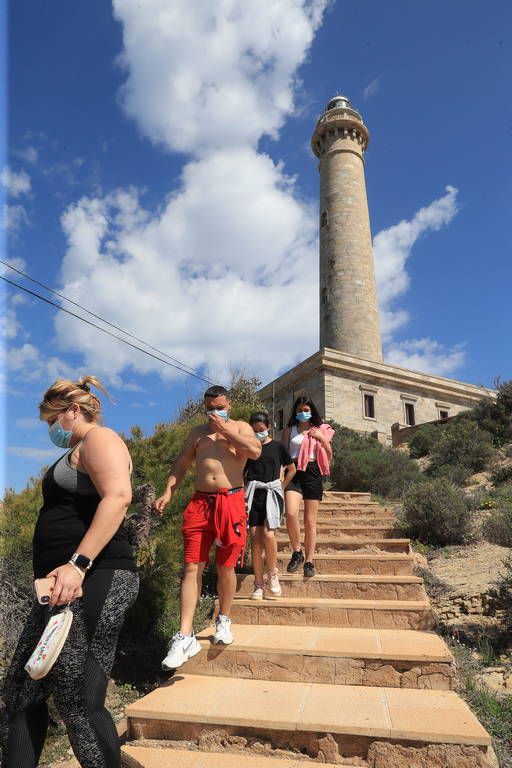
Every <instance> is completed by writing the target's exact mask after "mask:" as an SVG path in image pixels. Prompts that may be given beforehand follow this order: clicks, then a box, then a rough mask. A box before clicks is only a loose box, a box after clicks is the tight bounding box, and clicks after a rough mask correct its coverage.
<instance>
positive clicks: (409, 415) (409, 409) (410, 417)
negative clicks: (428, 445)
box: [405, 403, 416, 427]
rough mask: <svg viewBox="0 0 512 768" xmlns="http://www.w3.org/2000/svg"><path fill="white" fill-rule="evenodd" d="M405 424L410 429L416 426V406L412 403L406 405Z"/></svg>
mask: <svg viewBox="0 0 512 768" xmlns="http://www.w3.org/2000/svg"><path fill="white" fill-rule="evenodd" d="M405 423H406V424H407V425H408V426H409V427H414V425H415V424H416V417H415V415H414V405H413V404H412V403H406V404H405Z"/></svg>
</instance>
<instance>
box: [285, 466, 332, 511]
mask: <svg viewBox="0 0 512 768" xmlns="http://www.w3.org/2000/svg"><path fill="white" fill-rule="evenodd" d="M293 463H294V464H295V466H297V462H296V461H294V462H293ZM286 490H287V491H297V493H300V494H301V496H302V498H303V499H310V500H316V501H322V498H323V491H324V489H323V482H322V475H321V474H320V469H319V467H318V464H317V463H316V461H310V462H308V465H307V467H306V469H304V470H300V469H298V470H297V472H296V473H295V476H294V478H293V480H292V481H291V482H290V483H289V484H288V485H287V486H286Z"/></svg>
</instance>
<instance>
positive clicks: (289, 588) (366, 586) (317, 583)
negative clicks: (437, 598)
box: [236, 571, 426, 600]
mask: <svg viewBox="0 0 512 768" xmlns="http://www.w3.org/2000/svg"><path fill="white" fill-rule="evenodd" d="M279 581H280V584H281V591H282V596H283V597H328V598H338V599H339V598H341V599H352V600H358V599H359V600H368V599H373V600H426V593H425V589H424V587H423V580H422V579H421V578H419V577H418V576H356V575H354V574H347V575H344V576H341V575H339V574H319V575H317V576H313V577H310V578H305V577H304V576H303V575H302V571H300V572H299V573H297V574H291V573H284V574H280V576H279ZM253 590H254V576H253V575H252V574H239V575H238V577H237V592H236V594H237V597H250V596H251V594H252V592H253ZM265 597H266V598H267V599H272V598H273V595H272V594H271V593H270V592H269V591H268V590H266V591H265Z"/></svg>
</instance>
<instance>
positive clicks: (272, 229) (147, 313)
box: [56, 0, 326, 379]
mask: <svg viewBox="0 0 512 768" xmlns="http://www.w3.org/2000/svg"><path fill="white" fill-rule="evenodd" d="M325 5H326V2H325V0H309V1H308V0H276V2H275V3H261V2H259V0H247V2H244V3H237V2H235V0H224V1H223V2H222V3H219V4H217V5H213V6H208V5H207V6H205V5H204V4H203V5H201V4H199V5H198V4H194V3H192V4H191V3H186V2H185V0H180V1H177V2H174V3H172V4H169V3H168V2H167V1H166V0H148V3H145V4H142V5H140V4H139V5H137V4H134V3H131V2H128V0H114V11H115V14H116V17H117V18H118V19H119V21H121V23H122V25H123V41H124V51H123V56H122V61H123V65H124V67H125V68H126V71H127V81H126V84H125V87H124V89H123V91H122V93H121V101H122V104H123V106H124V108H125V110H126V112H127V113H128V114H129V115H130V116H131V117H132V118H134V119H135V120H136V121H137V123H138V125H139V127H140V128H141V130H142V131H143V132H144V133H145V134H147V135H148V136H149V137H150V139H151V140H152V141H154V142H155V143H157V144H159V145H161V146H163V147H164V148H166V149H168V150H173V151H184V152H188V153H191V154H192V155H193V159H192V160H190V161H189V162H188V163H187V164H186V165H185V166H184V168H183V170H182V176H181V184H180V187H179V189H178V191H177V192H176V193H174V194H173V195H171V196H170V197H169V199H168V200H167V201H166V204H165V205H164V206H163V208H162V210H160V211H158V212H157V213H154V212H153V213H150V212H148V211H146V210H144V208H143V205H142V204H141V202H140V200H139V195H138V193H137V191H136V190H134V189H128V190H118V191H116V192H113V193H111V194H108V195H105V196H103V197H97V198H82V200H80V201H78V203H76V204H75V205H72V206H70V207H69V208H68V209H67V210H66V211H65V213H64V215H63V217H62V226H63V229H64V232H65V234H66V236H67V239H68V250H67V253H66V255H65V258H64V261H63V264H62V269H61V280H62V284H63V287H64V292H65V293H66V294H67V295H71V296H73V298H74V299H76V300H77V301H79V302H81V303H83V304H84V305H86V306H88V307H89V308H91V309H93V310H94V311H95V312H97V313H98V314H100V315H102V316H104V317H107V318H108V319H109V320H111V321H113V322H115V323H116V324H118V325H120V326H122V327H124V328H127V329H128V330H131V331H133V332H135V333H136V334H137V335H138V336H140V337H141V338H144V339H147V340H148V341H149V342H150V343H151V344H153V345H154V346H156V347H159V348H160V349H162V350H164V351H165V352H167V353H169V354H171V355H173V356H175V357H177V358H179V359H181V360H184V361H185V362H187V363H188V364H189V365H192V366H194V367H197V366H202V365H206V366H208V370H209V374H210V375H211V376H217V375H219V376H224V377H227V375H228V371H229V366H230V364H233V365H235V366H237V365H240V364H244V363H245V362H246V361H247V359H249V360H251V364H253V362H254V361H255V360H258V366H259V373H260V375H262V376H265V375H266V374H267V373H269V372H275V371H276V370H278V369H282V368H284V367H286V366H287V365H289V364H291V363H292V362H294V361H295V360H296V359H297V356H300V355H301V354H307V353H309V352H312V351H314V349H315V348H316V345H317V327H316V323H315V318H317V316H318V306H317V303H318V302H317V289H316V286H317V283H318V275H317V272H318V255H317V221H316V219H317V216H316V210H315V209H314V208H313V207H312V206H311V205H309V204H308V203H305V202H304V201H303V200H301V198H300V195H299V193H298V191H297V189H296V182H295V179H293V178H291V177H290V176H288V175H287V174H286V172H285V169H284V167H283V166H282V164H280V163H279V162H274V161H273V160H272V159H271V158H270V157H268V156H267V155H264V154H261V153H258V152H257V149H256V147H257V143H258V141H259V139H260V138H261V136H263V135H264V134H267V135H270V136H277V133H278V131H279V128H280V127H281V125H282V124H283V122H284V120H285V118H286V116H287V115H288V114H289V113H290V112H291V111H292V110H293V105H294V88H295V86H296V83H297V70H298V68H299V67H300V65H301V63H302V62H303V61H304V59H305V57H306V55H307V52H308V49H309V46H310V44H311V42H312V40H313V37H314V34H315V31H316V29H317V27H318V26H319V24H320V23H321V17H322V12H323V9H324V7H325ZM299 296H300V301H298V300H297V297H299ZM304 317H308V322H304V319H303V318H304ZM276 318H279V323H276ZM56 329H57V334H58V339H59V343H60V347H61V348H62V349H65V350H73V351H77V350H80V351H82V353H83V354H84V356H85V362H86V367H87V368H88V369H90V368H94V370H95V371H98V372H99V373H101V374H102V375H103V376H108V377H110V378H111V379H112V378H114V379H115V378H116V377H117V378H118V379H119V375H120V373H121V372H122V371H123V370H125V369H127V368H130V367H133V368H134V369H137V370H138V371H142V372H149V371H154V370H158V371H159V372H160V373H163V374H164V375H170V376H173V375H176V374H175V372H172V371H169V370H168V369H163V367H162V365H161V364H160V363H157V362H155V361H154V360H151V359H150V358H147V357H143V356H142V355H140V354H138V353H137V352H134V351H133V350H129V349H128V348H126V347H124V346H122V345H121V344H119V343H116V342H114V341H112V340H109V339H108V338H102V337H101V335H100V334H99V333H98V332H95V331H92V330H91V329H90V328H87V327H85V326H83V325H81V324H80V323H78V322H74V321H70V320H69V319H68V318H64V317H62V316H60V317H59V316H58V317H57V320H56Z"/></svg>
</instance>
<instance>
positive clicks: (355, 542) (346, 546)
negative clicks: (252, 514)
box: [277, 534, 411, 554]
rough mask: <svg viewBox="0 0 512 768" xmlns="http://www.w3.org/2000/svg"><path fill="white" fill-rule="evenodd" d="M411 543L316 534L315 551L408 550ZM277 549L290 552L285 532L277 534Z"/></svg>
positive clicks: (405, 540) (404, 540) (288, 540)
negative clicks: (369, 548) (368, 548)
mask: <svg viewBox="0 0 512 768" xmlns="http://www.w3.org/2000/svg"><path fill="white" fill-rule="evenodd" d="M410 546H411V543H410V540H409V539H377V538H374V537H372V538H368V539H360V538H352V537H349V536H347V537H345V538H340V537H334V536H317V537H316V551H317V552H318V553H322V552H325V553H329V552H336V551H341V550H348V551H360V550H363V549H364V548H367V547H371V548H372V551H373V550H376V549H377V550H381V551H382V552H409V549H410ZM277 549H278V551H279V552H289V553H290V554H291V552H292V548H291V544H290V539H289V538H288V536H286V534H278V536H277Z"/></svg>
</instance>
